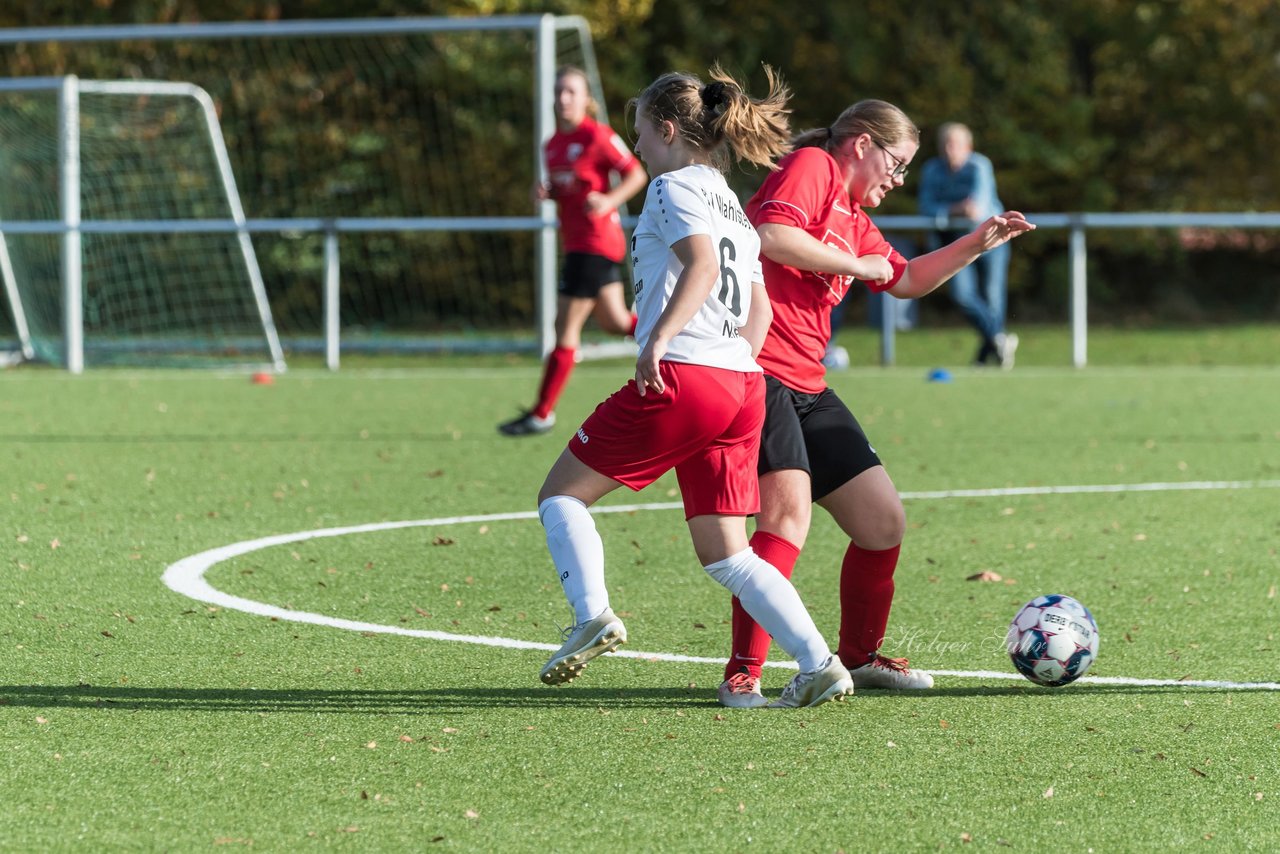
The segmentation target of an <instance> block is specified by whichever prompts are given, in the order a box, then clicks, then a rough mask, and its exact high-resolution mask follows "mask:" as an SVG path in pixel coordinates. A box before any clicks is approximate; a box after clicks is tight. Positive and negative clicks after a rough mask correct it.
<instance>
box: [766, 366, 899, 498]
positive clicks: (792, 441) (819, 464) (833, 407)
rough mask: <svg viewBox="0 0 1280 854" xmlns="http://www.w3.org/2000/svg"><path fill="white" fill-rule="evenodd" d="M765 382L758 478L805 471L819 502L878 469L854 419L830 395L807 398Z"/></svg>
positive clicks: (828, 392) (769, 380)
mask: <svg viewBox="0 0 1280 854" xmlns="http://www.w3.org/2000/svg"><path fill="white" fill-rule="evenodd" d="M764 384H765V385H764V387H765V398H764V407H765V410H764V411H765V414H764V432H763V434H762V437H761V442H760V468H759V471H760V474H768V473H769V472H771V471H779V470H781V469H800V470H802V471H806V472H808V473H809V479H810V483H811V489H812V492H813V500H814V501H817V500H818V499H819V498H822V497H824V496H826V495H829V494H830V493H832V492H834V491H835V490H836V489H838V488H839V487H841V486H843V485H844V484H846V483H848V482H849V481H851V480H853V479H854V478H855V477H857V476H858V475H860V474H862V473H863V472H864V471H866V470H867V469H869V468H873V467H874V466H878V465H880V458H879V457H878V456H876V452H875V449H874V448H872V447H871V443H870V442H869V441H868V440H867V434H866V433H864V432H862V426H861V425H859V424H858V419H856V418H854V417H853V413H852V412H850V411H849V408H848V407H847V406H845V405H844V402H843V401H842V400H840V398H838V397H836V393H835V392H834V391H832V390H831V389H829V388H828V389H823V390H822V391H820V392H819V393H817V394H806V393H804V392H801V391H796V390H795V389H792V388H788V387H787V386H785V385H783V384H782V383H781V382H779V381H778V380H776V379H774V378H773V377H770V376H766V377H765V379H764Z"/></svg>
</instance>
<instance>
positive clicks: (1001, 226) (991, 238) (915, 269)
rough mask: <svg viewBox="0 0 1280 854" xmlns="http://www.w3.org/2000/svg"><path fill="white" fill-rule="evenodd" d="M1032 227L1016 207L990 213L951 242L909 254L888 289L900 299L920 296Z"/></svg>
mask: <svg viewBox="0 0 1280 854" xmlns="http://www.w3.org/2000/svg"><path fill="white" fill-rule="evenodd" d="M1034 229H1035V226H1034V225H1032V224H1031V223H1029V222H1027V218H1026V217H1025V216H1023V215H1022V214H1021V213H1019V212H1018V211H1005V212H1004V213H1002V214H1000V215H999V216H993V217H991V218H990V219H988V220H987V221H986V222H984V223H982V224H981V225H979V226H978V227H977V228H975V229H974V230H973V231H971V232H969V233H968V234H966V235H965V236H964V237H962V238H960V239H959V240H957V241H955V242H954V243H948V244H947V245H946V246H943V247H942V248H940V249H935V250H934V251H932V252H930V253H928V254H927V255H917V256H916V257H915V258H912V259H911V262H910V263H909V264H907V270H906V272H905V273H903V274H902V278H901V279H899V280H898V283H897V284H896V285H894V286H893V287H892V288H890V289H889V293H891V294H893V295H894V296H895V297H899V298H901V299H916V298H917V297H922V296H924V295H925V294H927V293H930V292H931V291H933V290H934V289H935V288H937V287H938V285H941V284H942V283H943V282H945V281H946V280H947V279H950V278H951V277H952V276H954V275H955V274H956V273H958V272H959V271H960V270H962V269H964V268H965V267H967V266H969V265H970V264H972V263H973V262H974V261H976V260H977V259H978V256H979V255H981V254H982V253H983V252H986V251H987V250H988V249H994V248H995V247H997V246H999V245H1000V244H1002V243H1008V242H1009V241H1010V240H1012V239H1013V238H1015V237H1017V236H1019V235H1021V234H1026V233H1027V232H1028V231H1033V230H1034Z"/></svg>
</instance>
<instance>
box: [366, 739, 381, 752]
mask: <svg viewBox="0 0 1280 854" xmlns="http://www.w3.org/2000/svg"><path fill="white" fill-rule="evenodd" d="M365 747H367V748H369V749H370V750H377V749H378V742H376V741H371V742H369V743H368V744H366V745H365Z"/></svg>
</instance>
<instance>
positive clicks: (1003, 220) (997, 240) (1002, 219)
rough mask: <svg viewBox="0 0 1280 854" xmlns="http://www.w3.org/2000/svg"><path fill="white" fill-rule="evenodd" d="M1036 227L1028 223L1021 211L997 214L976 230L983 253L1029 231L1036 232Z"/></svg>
mask: <svg viewBox="0 0 1280 854" xmlns="http://www.w3.org/2000/svg"><path fill="white" fill-rule="evenodd" d="M1035 228H1036V227H1035V226H1034V225H1033V224H1031V223H1029V222H1027V218H1026V217H1025V216H1024V215H1023V214H1022V213H1021V212H1019V211H1005V212H1004V213H1002V214H997V215H996V216H993V217H991V218H990V219H989V220H987V221H986V222H984V223H983V224H982V225H980V226H978V227H977V228H976V229H974V232H973V233H974V234H975V235H977V237H978V241H979V243H981V244H982V251H983V252H986V251H987V250H988V249H994V248H995V247H997V246H999V245H1000V244H1002V243H1007V242H1009V241H1010V240H1012V239H1013V238H1015V237H1017V236H1018V235H1020V234H1026V233H1027V232H1028V231H1035Z"/></svg>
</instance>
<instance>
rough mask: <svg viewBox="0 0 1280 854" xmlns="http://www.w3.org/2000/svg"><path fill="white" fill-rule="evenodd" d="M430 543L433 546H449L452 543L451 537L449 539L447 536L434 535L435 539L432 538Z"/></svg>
mask: <svg viewBox="0 0 1280 854" xmlns="http://www.w3.org/2000/svg"><path fill="white" fill-rule="evenodd" d="M431 545H433V546H451V545H453V540H452V539H450V538H449V537H436V538H435V539H433V540H432V541H431Z"/></svg>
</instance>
